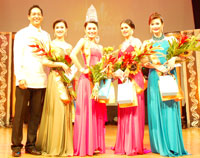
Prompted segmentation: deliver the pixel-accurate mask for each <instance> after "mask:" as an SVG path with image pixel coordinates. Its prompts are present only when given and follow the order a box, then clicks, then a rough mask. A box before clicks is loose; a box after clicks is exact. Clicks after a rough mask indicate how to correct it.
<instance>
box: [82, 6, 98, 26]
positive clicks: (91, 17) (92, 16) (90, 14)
mask: <svg viewBox="0 0 200 158" xmlns="http://www.w3.org/2000/svg"><path fill="white" fill-rule="evenodd" d="M89 21H95V22H98V19H97V12H96V9H95V7H94V6H93V5H91V6H90V7H89V8H88V10H87V14H86V20H85V22H89Z"/></svg>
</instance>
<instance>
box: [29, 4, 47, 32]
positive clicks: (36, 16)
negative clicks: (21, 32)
mask: <svg viewBox="0 0 200 158" xmlns="http://www.w3.org/2000/svg"><path fill="white" fill-rule="evenodd" d="M28 19H29V21H30V23H31V24H32V25H33V26H35V27H37V28H39V27H40V26H41V23H42V20H43V16H42V13H41V10H40V9H39V8H33V9H32V10H31V13H30V15H29V16H28Z"/></svg>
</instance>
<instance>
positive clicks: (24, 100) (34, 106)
mask: <svg viewBox="0 0 200 158" xmlns="http://www.w3.org/2000/svg"><path fill="white" fill-rule="evenodd" d="M28 19H29V21H30V24H29V26H28V27H25V28H23V29H21V30H20V31H18V32H17V33H16V36H15V40H14V72H15V76H16V103H15V117H14V120H13V128H12V146H11V149H12V151H13V152H12V155H13V156H14V157H20V156H21V148H22V147H23V144H21V142H22V136H23V122H24V112H25V110H24V109H25V107H26V106H27V104H28V103H29V106H30V120H29V121H28V129H27V141H26V145H25V152H26V153H30V154H34V155H40V154H41V152H40V151H37V150H36V148H35V142H36V136H37V129H38V126H39V123H40V118H41V113H42V106H43V101H44V95H45V89H46V86H47V72H48V71H47V70H48V68H47V67H46V66H44V65H43V64H42V58H43V57H42V56H38V55H36V54H34V53H33V48H31V47H30V45H31V44H33V43H31V42H32V41H33V39H34V38H37V39H38V40H41V41H43V42H45V43H47V44H48V43H49V42H50V36H49V34H48V33H47V32H45V31H44V30H42V29H41V22H42V20H43V11H42V9H41V8H40V7H39V6H38V5H34V6H32V7H31V8H30V9H29V12H28Z"/></svg>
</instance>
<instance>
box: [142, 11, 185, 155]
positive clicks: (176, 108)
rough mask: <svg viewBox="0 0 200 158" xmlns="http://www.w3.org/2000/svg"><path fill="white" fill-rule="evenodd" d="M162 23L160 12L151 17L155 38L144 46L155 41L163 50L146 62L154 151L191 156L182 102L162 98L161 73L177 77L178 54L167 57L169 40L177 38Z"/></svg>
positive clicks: (151, 138)
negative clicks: (184, 132)
mask: <svg viewBox="0 0 200 158" xmlns="http://www.w3.org/2000/svg"><path fill="white" fill-rule="evenodd" d="M163 25H164V24H163V18H162V17H161V15H160V14H158V13H153V14H152V15H151V16H150V17H149V26H150V32H151V33H152V34H153V37H152V39H150V40H147V41H144V46H145V45H146V44H148V43H149V42H153V43H154V44H153V47H157V46H160V47H161V48H162V50H156V52H159V53H156V54H154V55H153V56H151V57H150V59H151V60H150V61H151V62H147V63H146V64H145V65H146V66H147V67H149V68H150V72H149V77H148V88H147V103H148V122H149V136H150V144H151V150H152V152H153V153H159V154H160V155H162V156H169V157H171V156H172V157H175V156H183V155H188V153H187V151H186V150H185V148H184V143H183V136H182V126H181V115H180V104H179V102H176V101H174V100H169V101H162V99H161V95H160V91H159V86H158V81H159V75H160V74H163V73H168V72H170V73H171V74H174V75H175V76H176V70H175V67H174V66H175V61H176V57H173V58H171V59H170V60H168V61H167V60H166V55H167V50H168V48H169V42H168V41H171V40H172V39H173V38H174V37H165V36H164V35H163ZM164 63H165V64H164ZM166 84H167V83H166ZM169 86H170V85H169Z"/></svg>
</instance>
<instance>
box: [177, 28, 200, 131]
mask: <svg viewBox="0 0 200 158" xmlns="http://www.w3.org/2000/svg"><path fill="white" fill-rule="evenodd" d="M181 34H185V35H188V36H190V35H195V36H197V38H199V39H200V29H198V30H187V31H181ZM199 44H200V43H199ZM189 59H190V60H189V62H186V63H184V65H183V76H182V79H183V81H184V92H185V103H186V111H187V125H188V127H200V52H193V54H192V56H191V57H190V58H189Z"/></svg>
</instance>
